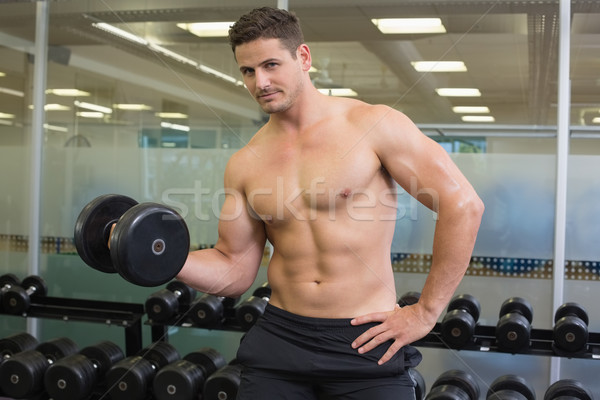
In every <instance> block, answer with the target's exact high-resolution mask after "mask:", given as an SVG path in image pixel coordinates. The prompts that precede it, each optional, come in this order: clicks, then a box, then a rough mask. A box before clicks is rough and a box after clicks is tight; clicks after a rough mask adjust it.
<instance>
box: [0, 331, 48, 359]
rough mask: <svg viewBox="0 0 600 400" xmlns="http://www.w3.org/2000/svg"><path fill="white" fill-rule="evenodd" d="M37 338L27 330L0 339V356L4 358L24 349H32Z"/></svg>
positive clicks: (36, 344) (36, 342) (36, 343)
mask: <svg viewBox="0 0 600 400" xmlns="http://www.w3.org/2000/svg"><path fill="white" fill-rule="evenodd" d="M38 345H39V342H38V340H37V339H36V338H35V337H33V336H31V335H30V334H29V333H27V332H21V333H16V334H14V335H11V336H7V337H5V338H3V339H0V357H1V358H6V357H7V356H8V357H10V356H13V355H15V354H17V353H20V352H22V351H26V350H34V349H35V348H36V347H37V346H38Z"/></svg>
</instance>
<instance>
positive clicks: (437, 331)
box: [146, 316, 600, 360]
mask: <svg viewBox="0 0 600 400" xmlns="http://www.w3.org/2000/svg"><path fill="white" fill-rule="evenodd" d="M146 324H147V325H150V327H151V330H152V340H153V341H159V340H163V341H167V340H168V327H169V326H177V327H183V328H194V329H210V330H217V331H219V330H220V331H233V332H244V330H243V329H242V328H241V327H240V326H239V324H238V323H237V322H236V321H235V319H232V318H226V319H225V321H224V323H223V324H222V325H219V326H214V327H210V328H206V327H197V326H193V325H192V324H191V323H189V322H187V321H185V320H184V319H182V318H181V317H180V316H178V317H174V318H172V319H171V320H169V321H166V322H163V323H156V322H152V321H150V320H149V321H146ZM552 335H553V332H552V330H551V329H533V328H532V329H531V331H530V339H531V340H530V345H529V347H527V348H526V349H524V350H520V351H518V352H515V353H511V352H508V351H506V350H502V349H500V348H499V347H498V346H497V345H496V327H495V326H489V325H476V326H475V331H474V334H473V337H472V338H471V340H470V341H469V342H468V343H467V344H465V345H464V346H460V347H452V346H449V345H448V344H447V343H445V342H444V340H443V338H442V335H441V323H439V322H438V323H436V324H435V326H434V328H433V329H432V330H431V332H430V333H429V334H427V335H426V336H425V337H423V338H422V339H420V340H417V341H416V342H413V343H412V345H413V346H415V347H427V348H438V349H454V350H464V351H479V352H490V353H505V354H525V355H537V356H549V357H565V358H579V359H592V360H600V333H595V332H589V337H588V346H587V349H586V351H585V352H579V353H568V352H564V351H561V350H559V349H557V348H555V347H554V346H553V339H552Z"/></svg>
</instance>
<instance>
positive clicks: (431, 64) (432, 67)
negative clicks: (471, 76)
mask: <svg viewBox="0 0 600 400" xmlns="http://www.w3.org/2000/svg"><path fill="white" fill-rule="evenodd" d="M411 64H412V66H413V68H414V69H415V70H417V71H418V72H464V71H466V70H467V66H466V65H465V63H464V62H462V61H413V62H411Z"/></svg>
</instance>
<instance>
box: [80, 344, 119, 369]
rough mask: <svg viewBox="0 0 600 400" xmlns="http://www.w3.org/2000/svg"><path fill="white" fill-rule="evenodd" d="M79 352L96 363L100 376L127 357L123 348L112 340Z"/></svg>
mask: <svg viewBox="0 0 600 400" xmlns="http://www.w3.org/2000/svg"><path fill="white" fill-rule="evenodd" d="M79 353H80V354H82V355H84V356H86V357H87V358H88V359H89V360H90V361H92V362H93V363H94V364H95V365H96V368H97V369H98V376H103V375H104V374H106V372H107V371H108V370H109V369H110V367H112V366H113V365H114V364H116V363H117V362H119V361H121V360H122V359H123V358H125V354H123V350H121V348H120V347H119V346H118V345H117V344H115V343H113V342H111V341H102V342H100V343H97V344H95V345H93V346H88V347H85V348H84V349H82V350H81V351H80V352H79Z"/></svg>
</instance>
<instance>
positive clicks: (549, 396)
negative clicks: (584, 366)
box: [544, 379, 594, 400]
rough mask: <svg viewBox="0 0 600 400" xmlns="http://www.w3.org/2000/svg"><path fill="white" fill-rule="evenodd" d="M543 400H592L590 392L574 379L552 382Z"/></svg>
mask: <svg viewBox="0 0 600 400" xmlns="http://www.w3.org/2000/svg"><path fill="white" fill-rule="evenodd" d="M544 400H594V396H593V395H592V392H591V391H590V390H589V389H588V388H586V387H585V386H584V385H583V384H582V383H581V382H579V381H577V380H575V379H562V380H560V381H556V382H554V383H553V384H552V385H550V387H549V388H548V389H547V390H546V393H545V394H544Z"/></svg>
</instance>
